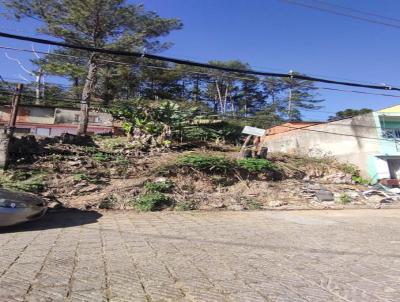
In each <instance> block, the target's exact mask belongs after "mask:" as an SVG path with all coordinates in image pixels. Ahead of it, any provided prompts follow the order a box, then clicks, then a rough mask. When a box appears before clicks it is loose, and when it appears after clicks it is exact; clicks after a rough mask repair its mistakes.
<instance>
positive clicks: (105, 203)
mask: <svg viewBox="0 0 400 302" xmlns="http://www.w3.org/2000/svg"><path fill="white" fill-rule="evenodd" d="M116 203H117V198H116V197H115V196H114V195H110V196H108V197H106V198H104V199H103V200H102V201H101V202H100V204H99V209H106V210H111V209H114V208H115V205H116Z"/></svg>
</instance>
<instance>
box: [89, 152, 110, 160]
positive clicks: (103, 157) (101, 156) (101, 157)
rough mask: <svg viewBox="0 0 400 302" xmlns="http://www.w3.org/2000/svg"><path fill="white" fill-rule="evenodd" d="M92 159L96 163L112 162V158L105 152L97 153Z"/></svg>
mask: <svg viewBox="0 0 400 302" xmlns="http://www.w3.org/2000/svg"><path fill="white" fill-rule="evenodd" d="M92 159H94V160H96V161H108V160H110V156H109V155H108V154H107V153H104V152H97V153H94V154H93V155H92Z"/></svg>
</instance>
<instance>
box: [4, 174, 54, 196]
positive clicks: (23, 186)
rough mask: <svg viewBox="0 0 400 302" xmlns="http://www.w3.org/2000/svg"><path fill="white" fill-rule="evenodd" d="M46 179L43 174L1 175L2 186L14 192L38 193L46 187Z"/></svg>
mask: <svg viewBox="0 0 400 302" xmlns="http://www.w3.org/2000/svg"><path fill="white" fill-rule="evenodd" d="M45 177H46V174H45V173H43V172H24V171H15V172H13V173H10V172H6V173H3V174H1V175H0V186H1V187H2V188H5V189H9V190H12V191H25V192H32V193H38V192H40V191H42V190H43V189H44V187H45V183H44V180H45Z"/></svg>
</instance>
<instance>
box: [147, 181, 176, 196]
mask: <svg viewBox="0 0 400 302" xmlns="http://www.w3.org/2000/svg"><path fill="white" fill-rule="evenodd" d="M144 187H145V188H146V189H147V191H149V192H160V193H170V192H171V191H172V189H173V187H174V183H173V182H172V181H170V180H166V181H156V182H148V183H147V184H145V185H144Z"/></svg>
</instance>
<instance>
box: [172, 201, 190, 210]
mask: <svg viewBox="0 0 400 302" xmlns="http://www.w3.org/2000/svg"><path fill="white" fill-rule="evenodd" d="M174 209H175V210H176V211H190V210H193V209H194V206H193V204H192V203H190V202H180V203H178V204H176V205H175V207H174Z"/></svg>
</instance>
